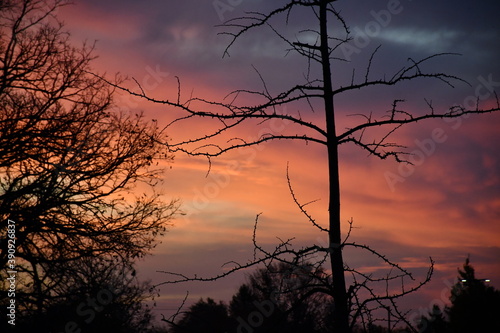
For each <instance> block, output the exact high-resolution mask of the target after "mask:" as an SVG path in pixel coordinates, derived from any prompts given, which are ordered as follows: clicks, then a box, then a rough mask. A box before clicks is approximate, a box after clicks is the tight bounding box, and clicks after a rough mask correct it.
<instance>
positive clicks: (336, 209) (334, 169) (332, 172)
mask: <svg viewBox="0 0 500 333" xmlns="http://www.w3.org/2000/svg"><path fill="white" fill-rule="evenodd" d="M327 5H328V4H327V1H322V3H321V5H320V11H319V14H320V38H321V46H320V47H321V60H322V66H323V87H324V102H325V118H326V131H327V135H328V137H327V149H328V177H329V178H328V182H329V193H330V201H329V206H328V210H329V219H330V221H329V242H330V245H329V249H330V263H331V268H332V278H333V281H332V282H333V286H332V287H333V298H334V304H335V308H334V313H333V331H334V332H335V333H344V332H345V333H348V332H349V311H348V307H347V293H346V287H345V277H344V260H343V258H342V247H341V243H342V240H341V233H340V180H339V159H338V142H337V136H336V131H335V114H334V105H333V93H332V78H331V70H330V52H329V47H328V30H327V29H328V28H327Z"/></svg>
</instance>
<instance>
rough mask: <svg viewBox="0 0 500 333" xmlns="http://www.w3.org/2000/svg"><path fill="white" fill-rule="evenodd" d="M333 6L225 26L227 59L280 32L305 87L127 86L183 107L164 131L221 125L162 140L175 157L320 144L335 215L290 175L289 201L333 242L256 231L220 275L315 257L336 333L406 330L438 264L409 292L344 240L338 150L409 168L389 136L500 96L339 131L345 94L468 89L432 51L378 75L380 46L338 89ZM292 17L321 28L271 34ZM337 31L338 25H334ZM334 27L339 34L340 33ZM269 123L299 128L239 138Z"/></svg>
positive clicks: (291, 6)
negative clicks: (316, 210)
mask: <svg viewBox="0 0 500 333" xmlns="http://www.w3.org/2000/svg"><path fill="white" fill-rule="evenodd" d="M335 2H336V1H335V0H293V1H288V2H286V4H284V5H283V6H281V7H276V8H275V9H274V10H272V11H270V12H267V13H249V14H248V15H247V16H244V17H241V18H237V19H233V20H230V21H228V22H226V23H225V24H224V25H223V27H224V28H225V29H226V30H225V31H224V32H223V34H224V35H229V36H230V38H231V40H230V42H229V45H228V47H227V49H226V50H225V55H228V54H229V51H230V49H231V46H233V45H234V44H235V43H237V41H238V40H239V39H240V38H241V37H242V36H243V35H245V34H247V33H250V32H251V31H253V30H255V29H259V28H267V29H271V30H272V31H273V32H274V33H276V36H277V38H279V39H281V40H282V41H284V42H285V43H286V44H287V45H288V46H289V51H290V52H295V53H296V54H299V55H301V56H303V57H305V59H306V61H307V67H306V73H305V75H304V80H303V82H297V83H294V84H292V85H291V86H289V88H288V89H285V90H283V91H281V92H280V93H277V94H273V93H271V92H270V90H269V89H268V86H267V82H266V81H265V80H264V79H263V76H262V75H261V74H260V73H259V72H258V71H257V73H258V75H259V76H260V78H261V79H262V85H263V88H262V90H259V91H252V90H235V91H233V92H232V93H230V94H229V95H228V96H227V99H225V100H223V101H221V102H215V101H210V100H206V99H202V98H196V97H190V98H187V99H182V98H181V97H182V94H181V88H180V84H179V86H178V92H177V96H173V98H172V99H167V100H165V99H158V98H155V97H153V96H149V95H147V94H145V92H144V90H143V89H142V87H141V86H140V85H139V86H138V87H136V88H125V87H123V88H121V89H123V90H125V91H127V92H129V93H130V94H132V95H134V96H139V97H142V98H144V99H147V100H149V101H152V102H154V103H159V104H163V105H165V106H168V107H174V108H178V109H180V110H182V111H184V112H185V115H184V116H182V117H179V118H176V119H174V120H173V121H172V122H171V123H170V124H168V125H167V126H166V129H167V130H168V129H169V128H171V127H173V126H179V125H180V126H182V125H184V124H186V123H189V122H190V121H196V120H197V119H204V120H205V121H206V122H207V124H208V123H210V124H211V125H213V127H211V126H207V128H210V129H211V130H212V129H213V128H214V127H215V129H213V130H212V131H211V132H207V133H203V134H201V135H199V136H195V137H191V138H189V139H187V140H182V141H180V142H172V141H169V142H165V144H166V145H167V146H168V148H169V149H170V151H172V152H174V153H176V152H183V153H186V154H188V155H191V156H205V157H207V158H208V160H209V162H210V161H211V159H212V158H214V157H216V156H220V155H222V154H224V153H226V152H229V151H232V150H235V149H239V148H244V147H250V146H254V145H259V144H262V143H265V142H268V141H276V140H291V141H299V142H306V143H317V144H320V145H323V146H324V147H325V152H326V154H327V156H328V163H327V169H328V189H329V195H330V198H329V206H328V212H329V219H328V221H326V223H325V222H321V221H319V222H318V221H316V220H315V219H314V218H313V217H312V216H311V215H310V214H309V213H308V212H307V210H306V208H307V207H306V205H307V204H303V203H301V202H300V201H299V200H298V198H297V197H296V195H295V193H294V192H293V187H292V186H291V181H290V177H289V178H288V181H289V184H290V192H291V194H292V198H293V200H294V201H295V203H296V204H297V205H298V207H299V209H300V211H301V212H302V213H303V214H304V215H305V216H306V218H307V219H308V220H309V221H310V222H311V223H312V225H314V226H315V227H316V228H317V229H318V230H320V231H321V232H323V233H326V234H327V235H328V238H329V244H328V245H327V246H321V245H316V244H314V245H312V246H310V247H305V248H301V249H293V247H292V246H291V241H283V242H282V243H281V244H279V245H278V246H277V247H276V249H275V250H274V251H267V250H265V249H264V248H262V247H261V246H260V245H259V244H258V243H257V241H256V232H255V233H254V240H253V241H254V246H255V249H256V251H255V252H256V253H258V254H260V255H256V256H255V257H254V258H253V260H251V261H250V262H249V263H246V264H235V266H234V267H233V269H230V270H229V271H228V272H226V273H224V274H222V275H220V276H219V277H222V276H225V275H227V274H230V273H231V272H233V271H235V270H239V269H241V268H246V267H249V266H252V265H254V264H258V263H262V262H265V261H267V260H271V259H272V260H280V261H284V262H287V263H289V264H292V265H293V264H297V262H298V261H299V259H306V260H309V259H311V258H315V259H316V262H317V264H318V265H320V264H322V263H323V262H325V261H328V262H329V266H330V269H331V272H332V273H331V276H330V277H329V284H328V285H327V286H325V287H324V288H323V289H322V290H321V292H324V293H328V294H329V295H331V296H332V297H333V299H334V303H335V310H334V313H333V318H331V320H332V321H333V331H335V332H351V331H352V330H353V328H354V326H355V325H356V324H357V323H358V324H359V323H361V324H366V323H369V322H373V321H375V319H377V318H378V319H380V320H385V321H389V323H388V324H389V326H390V325H391V316H392V318H394V320H395V321H394V322H392V324H396V323H397V322H401V321H403V322H406V324H410V323H408V322H407V321H406V319H405V313H402V312H400V311H399V309H398V308H397V306H396V301H397V299H398V298H399V297H401V296H403V295H406V294H407V293H409V292H412V291H414V290H416V289H418V288H420V287H421V286H422V285H423V284H425V283H426V282H427V281H429V279H430V276H431V274H432V268H433V262H432V259H431V261H430V262H431V263H430V268H429V272H428V275H427V276H426V277H425V278H424V280H423V281H421V282H418V283H417V284H416V285H414V286H411V287H405V286H404V283H405V282H408V281H409V280H411V279H413V276H412V274H411V272H409V271H407V270H405V269H404V268H403V267H400V266H399V265H397V264H396V263H393V262H392V261H390V260H389V259H388V258H386V257H385V256H383V255H382V254H380V253H378V252H377V251H375V250H373V249H371V248H370V247H368V246H366V245H362V244H357V243H355V242H352V241H350V240H349V237H348V236H349V235H350V232H351V229H350V230H349V231H348V232H347V233H346V235H347V237H343V235H342V233H341V217H340V216H341V215H340V202H341V199H340V178H339V154H338V149H339V146H340V145H343V144H354V145H355V146H357V147H359V148H361V149H362V150H365V151H366V152H368V153H369V155H374V156H376V157H378V158H380V159H386V158H394V159H395V160H396V161H397V162H399V163H410V162H409V161H408V159H407V157H408V153H407V152H406V151H405V147H404V146H402V145H400V144H397V143H394V142H391V141H390V138H391V137H392V136H393V135H394V133H396V132H397V131H398V130H399V129H400V128H401V127H403V126H404V125H409V124H413V123H417V122H420V121H423V120H430V119H444V118H456V117H462V116H465V115H468V114H482V113H489V112H494V111H499V110H500V106H499V101H498V98H497V99H496V103H495V104H496V105H494V106H493V107H490V108H482V105H480V103H479V99H478V101H477V105H476V106H475V107H473V108H466V107H464V106H461V105H453V106H451V107H450V108H448V109H445V110H441V111H440V110H436V109H435V107H434V106H433V105H432V103H431V102H428V104H427V105H428V111H427V112H426V113H423V114H421V113H412V112H411V111H406V110H404V109H403V107H404V103H403V102H404V101H402V100H399V99H396V100H393V101H392V103H390V105H391V106H390V110H389V111H385V112H382V113H379V114H376V113H375V114H372V113H368V112H364V111H360V112H359V114H358V118H357V119H360V121H359V122H358V123H357V124H354V125H353V126H351V127H350V128H347V129H343V130H342V129H340V128H338V126H337V124H336V121H337V120H338V119H336V118H337V117H338V116H339V115H338V113H337V112H336V109H335V105H336V104H335V98H336V97H338V96H340V95H343V94H346V93H349V92H353V91H357V90H363V89H367V88H371V87H377V86H381V87H391V86H395V85H398V84H400V83H403V82H405V81H413V80H416V79H427V80H437V81H440V82H442V83H443V84H444V85H446V86H449V87H453V86H454V84H455V83H463V82H465V81H463V80H462V79H460V78H459V77H456V76H454V75H449V74H446V73H443V72H434V71H426V66H427V65H428V64H432V62H433V61H434V60H435V59H436V58H440V57H447V56H452V54H435V55H432V56H429V57H426V58H424V59H420V60H413V59H409V60H408V64H407V65H406V66H404V67H402V68H398V69H397V70H395V71H394V74H391V75H384V76H382V77H377V78H373V74H372V73H371V69H372V65H373V63H374V62H375V59H376V55H377V51H378V48H377V49H375V51H374V52H373V53H372V54H371V57H370V58H369V60H368V63H367V65H366V70H365V71H364V73H363V74H362V75H361V76H359V75H355V73H354V72H353V75H352V79H351V80H350V81H349V82H347V83H346V84H344V83H342V82H339V83H338V84H335V85H334V84H333V77H334V76H333V75H332V63H333V62H335V61H340V62H341V61H343V60H344V59H343V58H342V57H339V56H338V53H339V50H340V49H341V47H342V46H343V45H347V43H349V41H350V39H351V33H350V30H349V27H348V24H347V23H346V21H345V20H344V18H343V17H342V15H341V14H340V12H339V11H337V10H336V8H335V7H334V3H335ZM296 12H297V13H301V14H303V13H311V14H312V15H313V17H314V18H315V20H316V25H315V26H314V27H311V28H309V29H304V30H303V31H299V32H298V33H297V34H296V35H295V37H287V36H285V35H284V34H282V33H281V32H280V31H279V29H278V28H275V27H276V23H275V22H276V21H275V20H278V21H279V20H281V21H285V22H288V20H289V19H291V16H292V14H295V13H296ZM333 26H334V27H335V28H338V29H331V27H333ZM332 31H336V32H335V34H333V33H332ZM338 31H341V33H338ZM294 38H295V39H294ZM115 87H116V85H115ZM495 96H496V95H495ZM242 99H245V100H246V101H248V100H252V101H255V102H254V104H252V105H249V104H248V102H246V103H245V102H243V103H240V102H239V101H240V100H242ZM291 105H296V106H297V107H296V108H297V109H299V110H300V111H298V112H292V111H283V110H285V106H291ZM304 106H305V107H304ZM304 108H305V109H304ZM286 110H291V108H290V107H288V108H286ZM312 111H314V113H315V114H316V115H317V114H318V113H320V114H322V115H323V117H324V118H323V119H324V121H323V122H320V123H315V122H314V121H313V120H314V118H313V117H310V116H309V115H310V114H312V113H313V112H312ZM273 120H283V121H288V122H290V123H291V124H292V125H293V126H290V128H293V129H294V130H297V131H296V132H293V133H292V132H290V131H287V132H286V133H276V132H272V131H267V132H264V133H261V135H260V136H259V137H258V138H256V139H254V140H251V141H248V140H245V139H243V138H241V137H239V136H238V134H237V130H238V128H239V127H240V126H242V125H243V124H245V123H248V124H252V125H255V124H260V125H262V124H264V125H265V124H267V123H269V122H271V121H273ZM211 121H212V122H211ZM209 164H210V163H209ZM257 222H258V218H257V220H256V223H255V230H257ZM351 223H352V221H351ZM351 227H352V225H351ZM347 247H355V248H360V249H363V250H366V251H368V253H371V254H373V255H374V256H375V257H377V258H378V259H380V260H382V261H383V262H384V263H386V264H387V265H388V267H390V268H391V269H392V271H391V272H390V273H389V274H388V275H387V276H385V277H382V278H377V277H374V276H371V275H366V274H363V273H361V272H359V271H357V270H356V269H355V268H351V267H349V266H348V265H346V263H345V261H344V258H343V250H344V249H346V248H347ZM318 258H319V259H318ZM346 273H349V274H350V275H351V276H352V278H353V283H352V285H350V286H346ZM175 276H177V277H178V279H176V278H174V279H173V280H169V281H167V282H166V283H177V282H180V281H191V280H212V279H214V278H218V277H210V278H206V279H205V278H200V277H197V276H195V277H188V276H184V275H180V274H176V275H175ZM401 281H403V283H402V284H403V286H402V287H400V289H399V290H394V289H392V288H390V287H387V288H385V289H384V291H383V292H382V293H376V292H375V288H374V287H373V286H371V285H372V284H373V283H375V284H377V283H381V284H382V285H386V286H387V285H388V283H393V282H401ZM364 293H366V294H364ZM386 309H387V311H389V318H388V319H387V316H385V317H382V318H379V317H377V318H373V315H374V313H376V312H377V311H378V312H380V311H385V310H386ZM384 318H385V319H384Z"/></svg>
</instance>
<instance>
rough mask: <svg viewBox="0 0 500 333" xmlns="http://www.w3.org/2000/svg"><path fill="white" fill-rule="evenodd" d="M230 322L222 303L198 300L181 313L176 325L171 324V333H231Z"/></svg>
mask: <svg viewBox="0 0 500 333" xmlns="http://www.w3.org/2000/svg"><path fill="white" fill-rule="evenodd" d="M233 327H234V325H232V321H231V319H230V318H229V315H228V312H227V307H226V305H225V304H224V303H222V302H220V303H216V302H215V301H214V300H213V299H211V298H207V300H206V301H204V300H203V299H200V300H199V301H198V302H197V303H195V304H193V305H192V306H190V307H189V309H188V310H187V311H186V312H185V313H183V316H182V318H181V320H179V321H178V322H177V323H174V322H171V330H170V331H169V332H172V333H195V332H220V333H224V332H233V330H232V328H233Z"/></svg>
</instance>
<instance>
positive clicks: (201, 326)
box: [168, 259, 500, 333]
mask: <svg viewBox="0 0 500 333" xmlns="http://www.w3.org/2000/svg"><path fill="white" fill-rule="evenodd" d="M310 268H311V266H307V265H305V266H303V268H302V270H297V267H295V266H294V267H292V266H287V265H286V264H283V263H279V264H272V265H270V266H268V267H266V268H262V269H259V270H257V271H256V272H254V273H253V274H251V275H249V276H248V281H247V282H246V283H244V284H242V285H241V286H240V287H239V289H238V291H237V293H236V294H235V295H234V296H233V297H232V299H231V301H230V302H229V304H225V303H223V302H216V301H215V300H213V299H211V298H207V299H206V300H204V299H200V300H199V301H198V302H197V303H195V304H193V305H192V306H190V307H189V309H188V310H187V311H185V312H183V313H181V314H180V319H179V320H177V321H175V322H172V321H170V330H169V331H168V332H171V333H195V332H196V333H198V332H237V333H264V332H276V333H277V332H291V333H295V332H296V333H304V332H311V333H323V332H325V333H326V332H333V331H332V323H331V322H328V321H327V320H325V319H326V318H331V316H330V313H331V311H332V309H333V307H334V304H333V301H332V299H331V298H329V297H325V296H321V297H320V298H318V297H317V295H315V296H312V295H314V294H313V293H312V291H313V290H314V288H315V285H314V281H313V279H312V278H311V276H314V274H323V272H322V271H318V272H311V270H310ZM311 273H313V274H311ZM308 295H311V296H312V297H308ZM450 302H451V304H450V305H449V306H447V307H446V308H444V309H441V308H439V307H438V306H434V308H433V309H432V310H431V311H430V312H429V314H428V315H427V316H423V317H422V318H420V321H419V324H418V329H419V333H462V332H463V333H466V332H467V333H482V332H500V291H499V290H496V289H495V288H493V287H491V286H488V282H486V281H484V280H481V279H477V278H476V277H475V272H474V268H473V267H472V266H471V265H470V262H469V259H467V260H466V262H465V264H464V266H463V270H459V276H458V279H457V282H456V283H455V285H454V286H453V288H452V290H451V295H450ZM366 327H367V328H366V329H362V328H361V327H360V326H358V327H356V328H354V332H358V333H388V332H392V333H396V332H401V333H403V332H411V330H410V329H409V328H407V327H404V326H402V327H401V328H398V329H394V328H393V329H391V330H389V329H387V328H386V327H384V326H381V325H376V324H368V325H366Z"/></svg>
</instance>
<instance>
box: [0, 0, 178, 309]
mask: <svg viewBox="0 0 500 333" xmlns="http://www.w3.org/2000/svg"><path fill="white" fill-rule="evenodd" d="M66 3H67V2H66V1H64V0H52V1H51V0H23V1H15V2H7V3H6V4H7V5H8V6H7V5H6V7H5V8H2V11H1V12H0V175H1V180H0V220H1V221H2V223H1V227H0V232H1V236H0V240H1V244H2V247H1V250H0V264H1V266H2V267H10V268H11V269H10V270H11V271H16V272H17V274H18V275H17V290H16V300H17V302H18V303H17V304H18V305H19V304H23V307H24V309H26V310H36V311H42V310H43V309H44V308H45V306H48V305H50V304H51V302H52V300H53V299H58V298H60V297H63V296H64V295H62V294H61V292H63V291H64V290H66V291H68V289H67V288H64V286H65V284H66V282H67V281H69V277H68V275H67V274H71V272H70V271H71V270H70V269H69V267H70V266H71V263H72V262H79V261H81V260H82V259H85V258H96V257H108V258H113V257H115V258H116V260H119V261H121V262H122V264H124V265H130V264H131V263H132V261H133V260H134V259H135V258H138V257H142V256H144V255H146V254H147V253H149V251H151V249H152V248H153V247H154V246H155V243H156V241H157V240H156V239H157V236H158V235H160V234H162V233H164V232H165V230H166V226H167V223H168V221H169V220H170V217H171V215H172V214H173V213H174V212H175V209H176V205H175V203H173V202H169V201H167V202H165V201H164V200H163V199H162V195H160V194H159V193H155V192H154V191H153V190H152V186H153V185H155V184H156V183H157V181H158V175H159V174H160V172H161V170H160V169H158V168H157V167H155V166H153V165H152V164H153V159H154V158H157V157H159V156H160V155H162V156H164V157H165V156H166V155H165V147H164V146H162V145H159V144H158V142H159V141H163V140H165V137H164V136H163V135H162V134H161V132H160V131H159V129H158V128H157V126H156V125H155V123H154V122H146V121H145V120H144V119H143V117H142V115H140V114H135V115H134V114H126V113H124V112H121V111H120V110H118V109H115V107H114V105H113V100H112V98H113V93H114V89H112V88H111V87H110V86H109V85H107V84H105V83H104V82H102V81H101V80H99V79H98V78H96V77H95V76H92V75H89V74H88V72H89V71H91V70H92V68H91V65H90V64H91V62H92V60H93V59H94V56H93V55H92V47H89V46H86V45H83V46H82V47H74V46H72V43H71V42H70V40H69V35H68V33H67V32H65V31H64V30H63V27H62V24H61V23H59V22H58V21H57V18H56V17H55V12H56V10H57V9H58V8H59V7H60V6H63V5H65V4H66ZM139 185H140V186H141V187H138V186H139ZM134 192H135V193H137V192H139V194H134ZM7 221H9V228H10V227H12V226H14V229H15V231H14V233H15V240H14V241H15V244H14V245H15V246H13V249H14V252H12V251H11V252H12V253H11V252H9V253H8V251H7V245H6V244H7V236H8V233H7ZM10 224H12V225H10ZM9 230H10V229H9ZM10 241H11V240H10ZM64 267H67V268H68V269H64ZM6 274H8V273H7V272H6V271H5V270H2V272H1V273H0V275H1V277H2V281H3V280H4V279H5V277H7V275H6ZM1 292H2V297H3V296H6V290H2V291H1ZM18 310H19V311H22V310H23V309H21V308H19V309H18Z"/></svg>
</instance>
